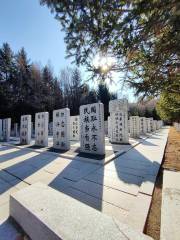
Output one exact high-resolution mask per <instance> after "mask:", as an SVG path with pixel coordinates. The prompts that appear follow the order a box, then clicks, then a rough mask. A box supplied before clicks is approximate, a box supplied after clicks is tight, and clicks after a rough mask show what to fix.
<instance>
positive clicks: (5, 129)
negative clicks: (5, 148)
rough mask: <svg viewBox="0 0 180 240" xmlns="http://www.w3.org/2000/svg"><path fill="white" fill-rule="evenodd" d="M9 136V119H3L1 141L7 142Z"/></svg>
mask: <svg viewBox="0 0 180 240" xmlns="http://www.w3.org/2000/svg"><path fill="white" fill-rule="evenodd" d="M10 134H11V118H5V119H3V140H4V141H7V142H8V141H9V140H10Z"/></svg>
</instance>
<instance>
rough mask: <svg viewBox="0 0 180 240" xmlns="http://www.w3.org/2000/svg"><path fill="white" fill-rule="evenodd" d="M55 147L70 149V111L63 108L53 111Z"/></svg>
mask: <svg viewBox="0 0 180 240" xmlns="http://www.w3.org/2000/svg"><path fill="white" fill-rule="evenodd" d="M53 147H54V148H56V149H61V150H69V149H70V110H69V108H63V109H59V110H54V111H53Z"/></svg>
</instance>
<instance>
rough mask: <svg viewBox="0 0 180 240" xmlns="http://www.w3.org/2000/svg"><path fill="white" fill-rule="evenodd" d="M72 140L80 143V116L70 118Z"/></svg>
mask: <svg viewBox="0 0 180 240" xmlns="http://www.w3.org/2000/svg"><path fill="white" fill-rule="evenodd" d="M70 129H71V131H70V139H71V140H72V141H79V139H80V133H79V132H80V118H79V116H71V117H70Z"/></svg>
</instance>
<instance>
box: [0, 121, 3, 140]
mask: <svg viewBox="0 0 180 240" xmlns="http://www.w3.org/2000/svg"><path fill="white" fill-rule="evenodd" d="M2 139H3V124H2V119H0V141H1V140H2Z"/></svg>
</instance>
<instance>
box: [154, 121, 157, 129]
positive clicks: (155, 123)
mask: <svg viewBox="0 0 180 240" xmlns="http://www.w3.org/2000/svg"><path fill="white" fill-rule="evenodd" d="M156 130H157V120H153V131H156Z"/></svg>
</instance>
